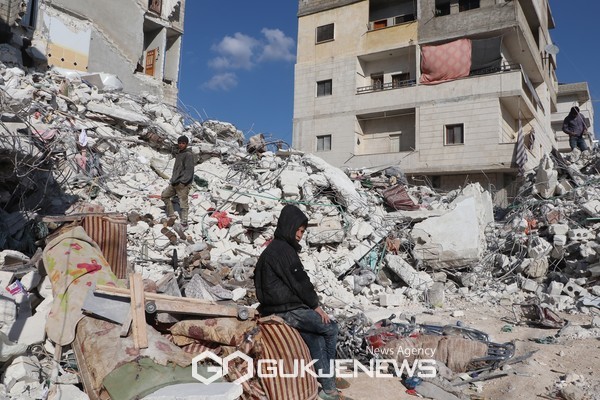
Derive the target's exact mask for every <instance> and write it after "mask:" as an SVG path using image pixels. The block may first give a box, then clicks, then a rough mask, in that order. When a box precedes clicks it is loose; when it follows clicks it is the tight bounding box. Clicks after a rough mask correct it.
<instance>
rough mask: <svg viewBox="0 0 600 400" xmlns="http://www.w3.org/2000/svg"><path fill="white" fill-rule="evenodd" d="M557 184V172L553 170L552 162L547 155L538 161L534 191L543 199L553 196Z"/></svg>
mask: <svg viewBox="0 0 600 400" xmlns="http://www.w3.org/2000/svg"><path fill="white" fill-rule="evenodd" d="M557 184H558V171H556V170H555V169H554V162H553V161H552V160H551V159H550V157H549V156H548V155H547V154H544V156H543V157H542V159H541V160H540V164H539V168H538V170H537V174H536V177H535V189H536V191H537V193H538V194H539V195H540V196H542V197H543V198H545V199H549V198H550V197H552V196H554V192H555V190H556V185H557Z"/></svg>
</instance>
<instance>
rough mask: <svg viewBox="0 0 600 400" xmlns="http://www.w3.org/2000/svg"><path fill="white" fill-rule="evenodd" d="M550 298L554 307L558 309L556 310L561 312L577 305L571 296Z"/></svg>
mask: <svg viewBox="0 0 600 400" xmlns="http://www.w3.org/2000/svg"><path fill="white" fill-rule="evenodd" d="M550 298H551V299H552V303H553V305H554V307H556V309H557V310H559V311H563V310H566V309H567V308H569V307H573V306H574V305H575V302H574V301H573V298H572V297H570V296H565V295H551V296H550Z"/></svg>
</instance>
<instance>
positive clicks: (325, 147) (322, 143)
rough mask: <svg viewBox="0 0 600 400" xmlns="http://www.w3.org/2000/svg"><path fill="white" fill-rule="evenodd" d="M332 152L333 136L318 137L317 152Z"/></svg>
mask: <svg viewBox="0 0 600 400" xmlns="http://www.w3.org/2000/svg"><path fill="white" fill-rule="evenodd" d="M329 150H331V135H323V136H317V151H329Z"/></svg>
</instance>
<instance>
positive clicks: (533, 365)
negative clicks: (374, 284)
mask: <svg viewBox="0 0 600 400" xmlns="http://www.w3.org/2000/svg"><path fill="white" fill-rule="evenodd" d="M455 310H460V311H464V316H461V317H460V318H459V319H460V321H461V322H462V323H464V324H465V325H466V326H468V327H472V328H476V329H479V330H482V331H484V332H486V333H487V334H488V335H490V338H491V340H492V341H494V342H498V343H503V342H514V343H515V346H516V352H515V357H518V356H521V355H524V354H527V353H529V352H531V351H535V353H534V354H533V355H532V356H531V357H529V358H528V359H527V360H525V361H522V362H519V363H516V364H513V365H511V366H510V367H508V368H507V369H505V370H504V371H498V372H507V373H509V375H508V376H505V377H500V378H496V379H493V380H487V381H485V382H481V383H479V384H478V385H477V386H475V385H474V384H467V385H464V386H463V387H464V388H465V389H464V390H463V392H464V393H465V394H467V395H468V396H469V397H470V398H471V399H486V400H500V399H524V400H531V399H568V400H576V399H577V400H583V399H600V339H599V338H598V337H593V336H594V334H595V336H598V331H599V329H598V328H596V329H591V322H592V318H593V315H585V314H574V315H568V314H564V313H562V314H559V315H560V316H561V317H563V318H565V319H567V320H569V321H570V323H571V327H575V331H574V332H576V333H578V334H577V335H575V334H573V335H569V334H567V335H565V336H566V337H564V336H561V337H560V338H558V342H557V343H553V344H543V343H538V342H536V341H534V340H532V339H536V338H545V337H548V336H554V335H556V334H557V332H558V330H557V329H542V328H537V327H529V326H523V325H519V326H515V325H513V328H512V332H503V331H502V328H503V327H504V326H506V325H507V324H509V323H510V322H511V321H514V317H513V313H512V310H511V308H510V307H502V306H494V307H490V306H484V305H474V304H471V303H458V304H457V303H454V304H453V305H452V308H451V309H450V308H447V309H437V310H435V311H433V314H428V313H423V312H422V311H425V310H421V312H418V311H417V312H411V310H400V309H399V310H393V312H396V313H398V314H399V313H400V312H404V313H405V314H404V315H415V316H416V318H417V322H420V323H434V324H456V322H457V318H454V317H452V316H451V313H452V311H455ZM413 311H414V310H413ZM595 311H600V310H595ZM386 313H387V312H386ZM388 314H389V313H388ZM599 314H600V313H599ZM367 315H368V313H367ZM370 317H371V316H370ZM569 332H570V331H569ZM577 336H584V337H583V338H581V337H577ZM585 336H590V337H585ZM348 381H350V383H351V384H352V386H351V387H350V388H348V389H346V390H343V393H344V394H345V395H347V396H350V397H351V398H353V399H356V400H375V399H384V398H386V399H387V398H393V399H401V400H402V399H407V400H408V399H415V398H417V397H415V396H413V395H410V394H407V393H406V388H405V387H404V386H403V385H402V384H401V383H400V380H399V379H398V378H371V377H369V376H367V375H366V374H361V375H360V376H358V377H356V378H352V379H348ZM562 387H564V388H565V390H566V391H565V392H563V394H562V395H561V394H560V392H559V390H560V389H561V388H562Z"/></svg>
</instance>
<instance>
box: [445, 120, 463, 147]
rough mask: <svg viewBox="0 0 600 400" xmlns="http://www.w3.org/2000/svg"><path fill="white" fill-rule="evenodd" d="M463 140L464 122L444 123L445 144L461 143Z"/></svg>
mask: <svg viewBox="0 0 600 400" xmlns="http://www.w3.org/2000/svg"><path fill="white" fill-rule="evenodd" d="M464 142H465V135H464V124H454V125H446V144H463V143H464Z"/></svg>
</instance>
